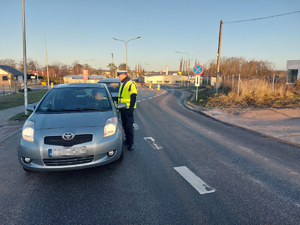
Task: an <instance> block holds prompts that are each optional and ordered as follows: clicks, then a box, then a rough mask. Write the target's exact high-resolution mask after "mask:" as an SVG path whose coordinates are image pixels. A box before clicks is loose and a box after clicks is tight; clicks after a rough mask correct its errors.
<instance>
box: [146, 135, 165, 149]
mask: <svg viewBox="0 0 300 225" xmlns="http://www.w3.org/2000/svg"><path fill="white" fill-rule="evenodd" d="M144 140H145V141H147V142H148V143H149V144H150V145H151V147H152V148H154V149H163V147H161V146H159V145H158V144H156V143H155V140H154V138H153V137H144Z"/></svg>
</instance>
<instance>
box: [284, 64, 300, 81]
mask: <svg viewBox="0 0 300 225" xmlns="http://www.w3.org/2000/svg"><path fill="white" fill-rule="evenodd" d="M286 69H287V79H286V80H287V83H288V84H291V83H294V82H295V81H296V80H299V79H300V60H288V61H287V64H286Z"/></svg>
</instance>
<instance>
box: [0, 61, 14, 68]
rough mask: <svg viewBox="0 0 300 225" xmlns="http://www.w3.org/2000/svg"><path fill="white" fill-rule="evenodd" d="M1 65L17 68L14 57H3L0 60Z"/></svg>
mask: <svg viewBox="0 0 300 225" xmlns="http://www.w3.org/2000/svg"><path fill="white" fill-rule="evenodd" d="M0 65H6V66H11V67H13V68H15V69H16V68H17V63H16V61H15V60H14V59H1V60H0Z"/></svg>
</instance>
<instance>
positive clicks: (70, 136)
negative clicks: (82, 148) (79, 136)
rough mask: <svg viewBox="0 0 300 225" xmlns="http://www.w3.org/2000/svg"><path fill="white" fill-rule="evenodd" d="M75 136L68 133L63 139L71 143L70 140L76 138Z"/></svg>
mask: <svg viewBox="0 0 300 225" xmlns="http://www.w3.org/2000/svg"><path fill="white" fill-rule="evenodd" d="M74 136H75V135H74V134H72V133H70V132H68V133H65V134H64V135H63V136H62V138H63V139H64V140H66V141H70V140H72V139H73V138H74Z"/></svg>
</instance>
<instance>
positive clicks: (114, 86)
mask: <svg viewBox="0 0 300 225" xmlns="http://www.w3.org/2000/svg"><path fill="white" fill-rule="evenodd" d="M98 83H103V84H106V86H107V88H108V90H109V91H110V93H111V95H112V97H113V100H114V101H116V102H118V95H119V89H120V86H121V84H122V82H121V81H120V80H119V79H118V78H104V79H101V80H99V81H98Z"/></svg>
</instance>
